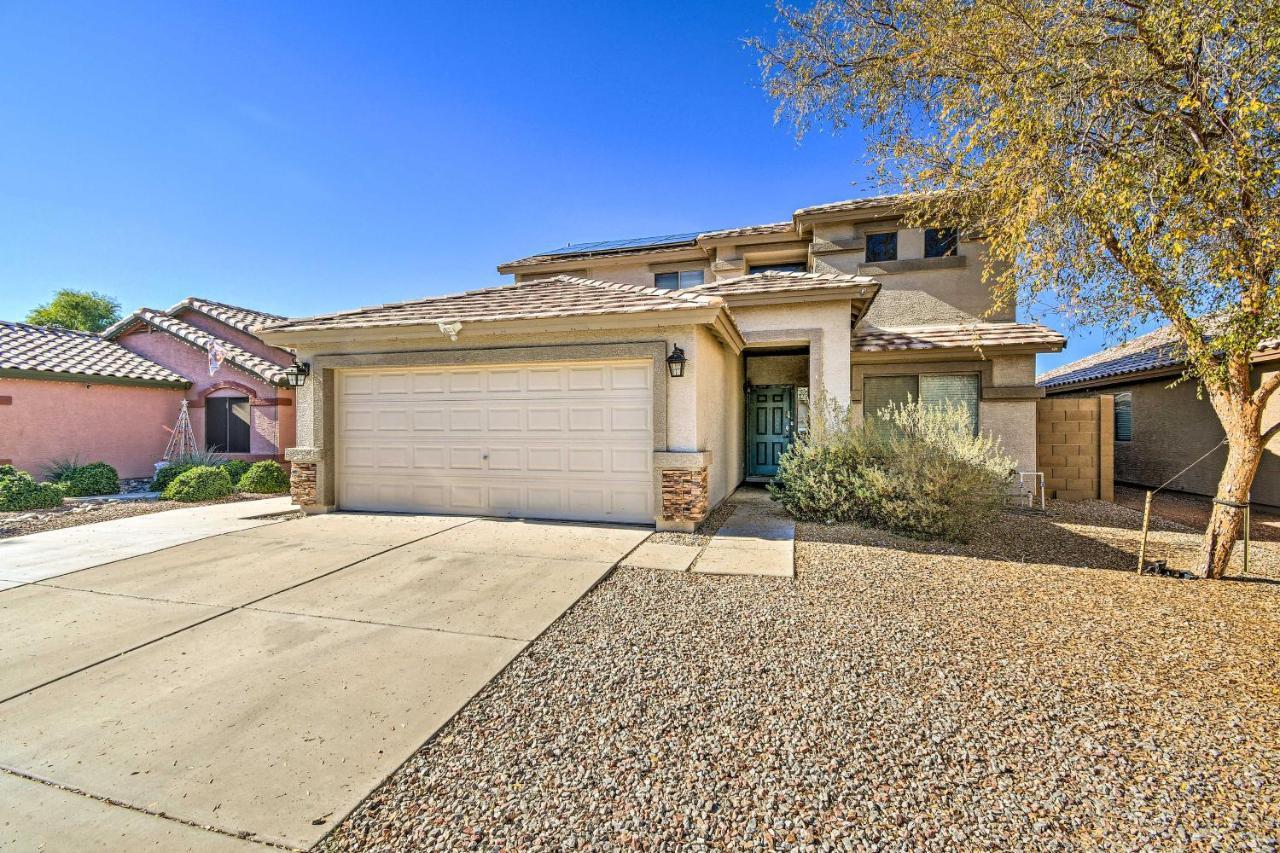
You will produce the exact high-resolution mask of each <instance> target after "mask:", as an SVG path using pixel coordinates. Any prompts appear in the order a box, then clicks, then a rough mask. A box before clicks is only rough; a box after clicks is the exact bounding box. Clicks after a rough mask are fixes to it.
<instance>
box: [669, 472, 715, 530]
mask: <svg viewBox="0 0 1280 853" xmlns="http://www.w3.org/2000/svg"><path fill="white" fill-rule="evenodd" d="M709 497H710V495H709V489H708V487H707V469H706V468H689V469H673V468H664V469H663V470H662V516H661V523H660V525H659V526H660V527H661V528H662V529H663V530H692V529H693V528H694V526H696V525H697V523H698V522H699V521H702V519H704V518H706V517H707V512H708V510H709V507H708V505H707V501H708V498H709Z"/></svg>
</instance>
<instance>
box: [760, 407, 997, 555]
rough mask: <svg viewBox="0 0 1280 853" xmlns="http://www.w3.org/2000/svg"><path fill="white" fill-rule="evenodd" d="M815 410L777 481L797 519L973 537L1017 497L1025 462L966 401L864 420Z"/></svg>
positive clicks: (775, 490)
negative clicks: (1019, 467) (984, 426)
mask: <svg viewBox="0 0 1280 853" xmlns="http://www.w3.org/2000/svg"><path fill="white" fill-rule="evenodd" d="M815 412H816V415H817V416H816V417H815V418H813V427H812V428H811V430H810V432H809V434H808V435H806V436H802V437H801V438H800V439H798V440H797V441H796V442H795V444H793V445H792V447H791V448H790V449H789V450H788V451H787V452H786V453H785V454H784V455H783V457H782V459H781V460H780V461H779V466H778V474H777V477H776V478H775V480H774V482H773V483H771V484H770V485H769V491H770V493H771V494H772V495H773V497H774V499H775V500H777V501H779V502H780V503H781V504H782V505H783V507H784V508H785V509H786V510H787V511H788V512H789V513H791V514H792V515H794V516H795V517H796V518H799V519H802V520H805V521H821V522H835V521H842V522H854V523H857V524H863V525H866V526H869V527H881V528H885V529H887V530H891V531H893V532H895V533H902V534H905V535H908V536H916V537H921V538H927V539H946V540H950V541H956V542H963V541H966V540H967V539H969V538H971V537H972V535H973V534H974V532H976V531H977V530H978V529H979V528H980V527H981V526H982V525H984V524H988V523H990V522H992V521H994V520H995V518H996V517H997V516H998V514H999V512H1000V510H1001V509H1002V508H1003V507H1004V506H1005V505H1006V503H1007V502H1008V498H1009V494H1010V487H1011V484H1012V478H1013V476H1014V474H1013V472H1014V470H1015V467H1016V466H1015V463H1014V461H1013V460H1012V459H1011V458H1010V457H1008V456H1007V455H1005V454H1004V453H1003V452H1002V451H1001V449H1000V443H999V441H998V440H997V439H994V438H992V437H991V436H989V435H986V436H984V435H975V434H974V432H973V429H972V425H971V421H970V416H969V412H968V410H967V409H965V408H964V407H963V406H961V405H959V404H953V405H926V404H924V403H921V402H919V401H913V402H907V403H904V404H894V405H890V406H889V407H887V408H886V409H884V410H882V411H881V412H878V413H875V414H873V415H872V416H870V417H867V418H865V419H864V420H863V421H862V422H861V423H855V422H854V420H853V418H852V417H851V416H850V412H849V411H848V409H845V408H842V407H840V406H839V405H837V404H834V403H831V404H826V405H825V406H821V405H820V406H818V407H815Z"/></svg>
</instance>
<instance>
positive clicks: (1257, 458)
mask: <svg viewBox="0 0 1280 853" xmlns="http://www.w3.org/2000/svg"><path fill="white" fill-rule="evenodd" d="M1251 433H1252V434H1251ZM1261 462H1262V439H1261V436H1259V435H1258V431H1257V430H1256V429H1253V430H1250V429H1249V428H1248V426H1233V427H1229V428H1228V431H1227V463H1226V465H1224V466H1223V468H1222V477H1221V478H1220V479H1219V480H1218V494H1217V496H1216V498H1215V500H1214V504H1213V513H1212V515H1210V516H1209V526H1208V527H1206V528H1205V531H1204V543H1203V544H1202V545H1201V548H1200V568H1199V574H1200V576H1201V577H1205V578H1220V577H1222V576H1223V575H1224V574H1226V572H1227V566H1228V565H1229V564H1230V562H1231V551H1232V549H1233V548H1234V547H1235V544H1236V540H1237V539H1239V538H1240V529H1241V527H1242V526H1243V525H1244V509H1243V507H1242V506H1233V504H1241V505H1242V504H1244V503H1246V502H1247V501H1248V500H1249V490H1250V488H1252V486H1253V477H1254V475H1255V474H1256V473H1257V472H1258V465H1259V464H1260V463H1261Z"/></svg>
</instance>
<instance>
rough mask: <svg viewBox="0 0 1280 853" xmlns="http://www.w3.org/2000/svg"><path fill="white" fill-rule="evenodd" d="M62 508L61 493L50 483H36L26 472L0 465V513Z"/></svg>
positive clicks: (10, 466)
mask: <svg viewBox="0 0 1280 853" xmlns="http://www.w3.org/2000/svg"><path fill="white" fill-rule="evenodd" d="M56 506H62V492H61V491H60V490H59V489H58V488H57V487H56V486H54V485H53V484H52V483H37V482H36V481H35V478H34V477H32V476H31V475H30V474H28V473H27V472H26V471H19V470H18V469H17V468H14V467H13V466H12V465H0V512H25V511H27V510H32V509H51V508H52V507H56Z"/></svg>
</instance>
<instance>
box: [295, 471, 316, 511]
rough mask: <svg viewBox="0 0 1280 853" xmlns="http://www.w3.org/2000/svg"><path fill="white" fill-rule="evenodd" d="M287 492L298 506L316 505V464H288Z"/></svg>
mask: <svg viewBox="0 0 1280 853" xmlns="http://www.w3.org/2000/svg"><path fill="white" fill-rule="evenodd" d="M289 492H290V493H291V494H292V495H293V502H294V503H295V504H297V505H298V506H315V505H316V465H315V463H314V462H293V463H291V464H290V466H289Z"/></svg>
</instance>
